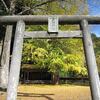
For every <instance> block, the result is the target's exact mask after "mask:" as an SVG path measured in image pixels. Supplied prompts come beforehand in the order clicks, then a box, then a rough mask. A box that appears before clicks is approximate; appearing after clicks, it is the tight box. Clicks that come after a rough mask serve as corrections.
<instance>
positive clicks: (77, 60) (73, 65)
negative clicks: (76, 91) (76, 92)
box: [64, 54, 87, 77]
mask: <svg viewBox="0 0 100 100" xmlns="http://www.w3.org/2000/svg"><path fill="white" fill-rule="evenodd" d="M64 62H65V63H66V66H67V69H68V72H67V74H68V76H73V77H75V76H78V77H79V76H87V70H86V68H85V67H84V63H83V58H82V57H81V55H78V54H77V55H75V54H67V55H66V56H65V57H64Z"/></svg>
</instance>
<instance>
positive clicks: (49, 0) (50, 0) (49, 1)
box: [17, 0, 57, 15]
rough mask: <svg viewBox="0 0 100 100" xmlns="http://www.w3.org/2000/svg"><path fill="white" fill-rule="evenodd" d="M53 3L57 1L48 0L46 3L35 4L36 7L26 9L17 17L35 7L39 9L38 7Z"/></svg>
mask: <svg viewBox="0 0 100 100" xmlns="http://www.w3.org/2000/svg"><path fill="white" fill-rule="evenodd" d="M54 1H57V0H48V1H46V2H43V3H40V4H37V5H35V6H33V7H32V8H28V9H25V10H23V11H22V12H20V13H18V14H17V15H21V14H23V13H25V12H27V11H30V10H32V9H34V8H36V7H39V6H42V5H45V4H47V3H51V2H54Z"/></svg>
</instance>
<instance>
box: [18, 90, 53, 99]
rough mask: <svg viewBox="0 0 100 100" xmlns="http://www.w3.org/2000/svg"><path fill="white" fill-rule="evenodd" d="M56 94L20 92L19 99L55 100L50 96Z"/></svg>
mask: <svg viewBox="0 0 100 100" xmlns="http://www.w3.org/2000/svg"><path fill="white" fill-rule="evenodd" d="M52 95H54V94H36V93H22V92H18V96H19V97H38V98H39V97H40V98H41V97H43V98H46V99H47V100H54V99H53V98H51V97H50V96H52Z"/></svg>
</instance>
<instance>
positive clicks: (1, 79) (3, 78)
mask: <svg viewBox="0 0 100 100" xmlns="http://www.w3.org/2000/svg"><path fill="white" fill-rule="evenodd" d="M11 37H12V26H10V25H8V26H7V28H6V33H5V39H4V44H3V52H2V57H1V72H0V87H1V88H3V89H5V88H7V83H8V73H9V60H10V44H11Z"/></svg>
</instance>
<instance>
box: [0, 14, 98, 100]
mask: <svg viewBox="0 0 100 100" xmlns="http://www.w3.org/2000/svg"><path fill="white" fill-rule="evenodd" d="M0 23H2V24H8V25H10V24H11V25H13V24H14V23H16V32H15V40H14V46H13V53H12V58H11V65H10V75H9V81H8V87H7V99H6V100H16V97H17V86H18V82H19V73H20V65H21V55H22V47H23V39H24V38H29V37H32V38H73V37H74V38H82V40H83V44H84V50H85V57H86V62H87V68H88V74H89V79H90V89H91V96H92V100H100V81H99V75H98V70H97V65H96V59H95V54H94V49H93V43H92V39H91V34H90V32H89V26H88V25H89V24H100V16H84V15H83V16H79V15H77V16H76V15H75V16H66V15H58V16H45V15H43V16H42V15H37V16H32V15H26V16H0ZM58 23H59V24H60V25H63V24H72V25H73V24H77V25H80V31H58ZM25 24H31V25H33V24H34V25H43V24H48V25H49V26H48V27H49V30H48V32H47V31H33V32H26V31H25ZM81 33H82V34H81Z"/></svg>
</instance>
